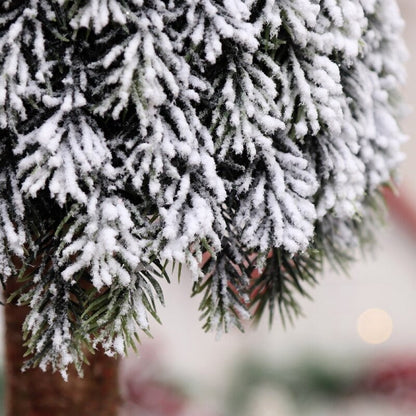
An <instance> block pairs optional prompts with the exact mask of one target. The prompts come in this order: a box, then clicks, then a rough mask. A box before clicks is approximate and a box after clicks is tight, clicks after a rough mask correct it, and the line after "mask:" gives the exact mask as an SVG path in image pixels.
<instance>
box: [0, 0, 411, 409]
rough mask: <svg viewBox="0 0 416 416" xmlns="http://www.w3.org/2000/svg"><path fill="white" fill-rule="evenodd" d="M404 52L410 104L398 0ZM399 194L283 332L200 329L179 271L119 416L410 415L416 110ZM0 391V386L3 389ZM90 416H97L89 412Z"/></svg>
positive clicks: (125, 370)
mask: <svg viewBox="0 0 416 416" xmlns="http://www.w3.org/2000/svg"><path fill="white" fill-rule="evenodd" d="M399 4H400V7H401V10H402V14H403V17H404V19H405V20H406V23H407V26H406V32H405V35H406V40H407V46H408V49H409V52H410V59H409V61H408V83H407V86H406V88H405V89H404V96H405V100H406V101H407V103H409V105H410V106H411V107H412V108H413V107H416V1H415V0H399ZM403 127H404V130H405V131H406V133H407V134H408V135H409V137H410V140H409V141H408V143H406V144H405V152H406V154H407V160H406V161H405V163H404V164H403V168H402V178H403V179H402V184H401V189H400V192H401V196H400V199H398V200H397V199H395V198H391V200H390V211H391V220H390V221H389V223H388V225H387V226H386V227H385V228H384V229H382V230H380V233H379V243H378V246H377V247H376V249H375V250H374V253H373V254H372V255H369V256H367V257H366V258H365V259H360V261H358V262H357V263H355V264H354V265H353V267H351V269H350V272H349V276H345V275H342V274H337V273H335V272H333V271H331V270H329V269H328V270H327V271H326V272H325V273H324V275H323V276H322V277H321V278H320V284H319V285H318V286H317V287H315V288H314V289H311V294H312V296H313V301H310V300H307V299H303V300H302V306H303V311H304V317H303V318H300V319H298V320H297V321H296V322H295V325H294V326H292V327H291V326H288V327H287V328H286V329H284V328H283V327H282V325H281V323H280V322H279V321H278V320H276V322H275V323H274V326H273V327H272V328H271V329H269V328H268V325H267V319H264V320H263V322H262V323H261V324H260V326H259V327H258V328H248V329H247V331H246V333H245V334H241V333H239V332H233V333H231V334H228V335H224V336H223V337H222V338H221V339H220V340H216V339H215V334H212V333H208V334H205V333H204V332H203V331H202V329H201V324H200V322H199V320H198V317H199V313H198V305H199V299H190V297H189V295H190V292H191V279H190V278H189V276H188V275H187V274H186V273H183V276H182V279H181V282H180V284H178V283H177V281H176V280H175V279H173V281H172V284H171V285H170V286H168V287H165V288H164V289H165V293H166V308H164V310H162V309H161V310H160V316H161V319H162V322H163V325H162V326H160V325H158V324H154V325H153V328H152V329H153V330H152V334H153V336H154V339H143V345H142V346H141V348H140V356H139V357H137V356H135V355H134V353H132V354H131V356H130V357H129V358H127V359H126V360H124V362H123V363H122V371H121V376H120V383H121V386H122V392H123V399H124V405H123V409H122V413H121V414H122V416H134V415H140V416H179V415H180V416H237V415H238V416H298V415H299V416H302V415H308V416H314V415H316V416H326V415H328V416H329V415H331V416H332V415H337V416H353V415H357V416H372V415H377V416H393V415H400V416H402V415H403V416H406V415H415V414H416V140H415V138H416V137H413V136H416V133H415V132H416V113H415V112H413V113H412V114H411V115H410V116H408V117H407V119H406V120H405V121H404V123H403ZM0 387H1V386H0ZM97 416H98V415H97Z"/></svg>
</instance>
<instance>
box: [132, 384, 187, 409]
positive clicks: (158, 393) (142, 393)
mask: <svg viewBox="0 0 416 416" xmlns="http://www.w3.org/2000/svg"><path fill="white" fill-rule="evenodd" d="M127 397H128V400H129V401H130V402H132V403H134V404H135V405H137V406H138V407H139V408H140V409H142V410H143V411H146V413H147V414H150V415H152V416H179V415H182V414H183V411H184V409H185V406H186V404H187V402H186V399H185V397H184V396H183V395H182V394H181V393H180V392H178V391H176V390H175V389H174V388H172V387H171V386H168V385H163V384H161V383H158V382H157V381H153V380H148V379H144V380H137V379H134V378H131V379H130V380H128V381H127Z"/></svg>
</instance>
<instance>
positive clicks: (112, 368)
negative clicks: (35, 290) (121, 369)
mask: <svg viewBox="0 0 416 416" xmlns="http://www.w3.org/2000/svg"><path fill="white" fill-rule="evenodd" d="M15 289H16V284H15V283H14V282H10V283H9V284H8V286H7V290H6V296H7V293H11V292H12V291H13V290H15ZM26 314H27V308H24V307H20V306H19V307H18V306H15V305H13V304H8V305H6V307H5V321H6V322H5V323H6V325H5V327H6V331H5V333H6V334H5V335H6V357H5V358H6V416H72V415H79V416H84V415H91V416H116V415H117V409H118V405H119V391H118V362H117V360H115V359H114V358H109V357H107V356H106V355H104V354H103V353H101V352H98V353H96V354H95V355H94V356H92V357H89V361H90V363H91V365H90V366H85V370H84V371H85V375H84V378H83V379H81V378H79V377H78V375H77V373H76V372H75V370H73V369H71V371H70V372H69V381H68V382H65V381H64V380H63V379H62V377H61V376H60V375H59V374H57V373H55V374H52V373H51V372H46V373H44V372H42V371H41V370H40V369H38V368H37V369H31V370H28V371H26V372H25V373H22V372H21V370H20V369H21V366H22V362H23V354H24V348H23V347H22V324H23V321H24V318H25V316H26Z"/></svg>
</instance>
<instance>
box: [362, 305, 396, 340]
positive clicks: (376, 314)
mask: <svg viewBox="0 0 416 416" xmlns="http://www.w3.org/2000/svg"><path fill="white" fill-rule="evenodd" d="M357 331H358V334H359V335H360V337H361V339H362V340H363V341H365V342H367V343H368V344H382V343H383V342H386V341H387V340H388V339H389V338H390V336H391V334H392V332H393V321H392V319H391V317H390V315H389V314H388V313H387V312H386V311H383V310H382V309H367V310H366V311H365V312H363V313H362V314H361V315H360V316H359V318H358V320H357Z"/></svg>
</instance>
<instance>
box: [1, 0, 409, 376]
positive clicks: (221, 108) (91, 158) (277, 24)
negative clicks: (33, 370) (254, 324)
mask: <svg viewBox="0 0 416 416" xmlns="http://www.w3.org/2000/svg"><path fill="white" fill-rule="evenodd" d="M0 11H1V16H0V75H1V76H0V128H1V132H2V140H1V143H0V146H1V148H0V149H1V152H0V155H1V156H0V157H1V170H0V190H1V199H0V210H1V214H2V222H1V226H0V273H1V276H2V281H3V282H4V283H6V282H7V281H11V280H15V279H16V277H17V276H19V281H20V282H21V286H20V287H19V289H18V291H16V292H15V294H14V296H13V295H12V296H11V297H10V299H9V300H10V301H12V300H13V301H14V302H17V304H19V305H28V306H29V307H30V312H29V313H28V315H27V317H26V320H25V324H24V327H23V335H24V338H25V340H26V346H27V349H28V352H29V354H30V355H29V358H28V361H27V364H26V366H29V367H30V366H38V365H39V366H40V367H41V368H43V369H46V368H47V367H48V366H50V367H51V368H52V370H59V371H60V372H61V374H62V375H63V376H64V377H65V376H66V371H67V370H66V369H67V367H68V365H69V364H71V363H73V364H75V366H76V367H77V368H78V370H79V371H81V370H82V361H83V358H84V352H85V346H88V347H89V348H90V349H96V348H98V347H99V346H101V347H102V348H103V349H104V350H105V351H106V352H107V354H110V355H113V354H124V353H125V352H126V350H127V348H128V347H129V346H132V345H134V343H135V338H136V337H138V331H139V330H141V331H144V332H145V333H146V332H148V331H149V321H148V314H151V315H153V316H154V317H157V312H156V303H157V301H160V302H161V303H163V294H162V290H161V288H160V285H159V281H160V279H167V274H166V264H167V262H174V263H180V264H186V265H187V266H188V267H189V268H190V270H191V271H192V273H193V276H194V279H195V283H194V292H195V293H200V292H203V293H204V295H203V300H202V303H201V310H202V314H203V317H204V319H205V320H206V322H205V328H206V329H210V328H213V329H215V330H219V331H222V330H227V329H228V328H229V327H230V326H233V325H237V326H241V320H242V319H246V318H248V317H249V316H250V315H253V316H257V317H259V316H260V315H261V313H262V311H263V310H264V308H265V307H267V306H269V309H270V312H271V316H273V311H274V307H275V304H276V305H278V306H279V308H280V311H281V314H282V316H283V317H285V316H287V317H289V318H291V317H292V315H293V314H294V313H295V314H296V313H297V311H298V306H297V304H296V296H295V294H296V292H300V293H304V290H305V289H304V285H305V283H313V282H314V281H315V278H316V273H317V272H318V271H319V270H320V268H321V263H322V261H323V259H325V258H328V259H330V260H331V261H335V262H336V263H338V264H341V265H343V264H344V262H346V261H347V260H348V259H349V258H350V257H351V251H352V250H353V248H354V247H356V246H358V245H360V244H364V243H365V242H366V241H367V240H368V239H369V237H370V236H371V233H372V227H373V224H374V221H376V220H377V215H378V212H379V210H380V209H381V206H382V204H381V202H380V201H381V198H380V197H379V189H380V187H381V186H382V185H386V184H388V183H389V182H390V181H391V180H392V175H394V172H395V169H396V167H397V164H398V162H399V161H400V160H401V158H402V155H401V153H400V150H399V145H400V143H401V142H402V141H403V139H404V136H403V134H402V133H401V131H400V129H399V127H398V124H397V118H398V117H399V115H400V111H401V108H400V101H399V99H398V88H399V86H400V84H401V83H402V82H403V77H404V74H403V67H402V62H403V59H404V57H405V51H404V48H403V45H402V43H401V39H400V32H401V29H402V20H401V18H400V16H399V12H398V9H397V6H396V3H395V1H394V0H279V1H277V0H257V1H256V0H222V1H219V0H186V1H174V0H170V1H168V0H166V1H164V0H120V1H116V0H78V1H75V2H70V1H66V0H27V1H24V0H8V1H3V2H2V4H1V5H0ZM204 253H205V256H204ZM203 258H204V261H203V262H202V263H201V261H202V259H203Z"/></svg>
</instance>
